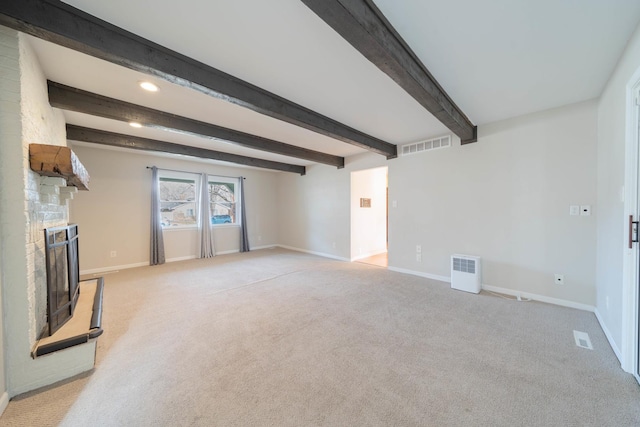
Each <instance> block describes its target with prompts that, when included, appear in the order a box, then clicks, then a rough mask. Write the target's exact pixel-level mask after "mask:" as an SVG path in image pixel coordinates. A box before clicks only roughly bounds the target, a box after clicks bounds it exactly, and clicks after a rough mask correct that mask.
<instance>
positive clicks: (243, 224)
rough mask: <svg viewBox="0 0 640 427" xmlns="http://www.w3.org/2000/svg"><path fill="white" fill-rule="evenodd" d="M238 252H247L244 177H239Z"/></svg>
mask: <svg viewBox="0 0 640 427" xmlns="http://www.w3.org/2000/svg"><path fill="white" fill-rule="evenodd" d="M240 252H249V238H248V237H247V213H246V210H245V209H244V178H243V177H240Z"/></svg>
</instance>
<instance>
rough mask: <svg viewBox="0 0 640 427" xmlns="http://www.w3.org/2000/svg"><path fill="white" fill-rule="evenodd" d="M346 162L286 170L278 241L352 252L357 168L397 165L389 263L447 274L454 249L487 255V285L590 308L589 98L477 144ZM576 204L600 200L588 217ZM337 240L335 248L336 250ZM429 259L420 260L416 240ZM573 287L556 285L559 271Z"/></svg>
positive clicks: (592, 126) (505, 124)
mask: <svg viewBox="0 0 640 427" xmlns="http://www.w3.org/2000/svg"><path fill="white" fill-rule="evenodd" d="M454 142H455V143H454V146H453V147H452V148H450V149H441V150H433V151H429V152H426V153H423V154H417V155H412V156H407V157H400V158H398V159H394V160H391V161H386V160H384V159H383V158H381V157H380V156H375V155H370V154H367V155H361V156H355V157H353V158H350V159H348V162H347V165H346V167H345V169H342V170H335V169H332V168H328V167H324V166H314V167H312V168H309V169H308V172H307V175H305V176H302V177H297V176H288V175H281V176H280V179H279V193H278V194H279V198H278V200H279V205H280V209H281V212H282V214H281V222H280V234H279V238H280V243H282V244H283V245H285V246H290V247H295V248H300V249H303V250H307V251H310V252H317V253H323V254H328V255H330V256H335V257H338V258H349V250H350V247H351V246H350V234H349V210H348V206H349V200H350V199H349V174H350V172H351V171H354V170H363V169H367V168H371V167H376V166H384V165H387V166H388V167H389V200H390V204H391V205H392V204H393V202H394V201H395V202H396V204H397V207H396V208H393V207H390V210H389V265H390V267H391V268H394V269H398V270H401V271H410V272H413V273H415V274H422V275H426V276H430V277H434V278H440V279H444V280H446V279H448V277H449V259H450V256H451V255H452V254H454V253H463V254H470V255H478V256H481V257H483V263H484V272H485V274H484V278H483V282H484V283H485V284H487V285H490V286H494V287H499V288H504V289H507V290H512V291H514V292H523V293H530V294H536V295H541V296H544V297H547V298H550V299H555V300H559V301H568V302H572V303H576V304H578V305H580V304H583V305H587V306H593V305H594V304H595V302H596V291H595V279H594V278H595V267H594V266H595V247H596V217H597V213H598V209H597V206H596V174H595V170H596V104H595V102H586V103H580V104H575V105H571V106H568V107H564V108H560V109H555V110H550V111H545V112H541V113H537V114H532V115H528V116H524V117H519V118H515V119H511V120H506V121H502V122H498V123H493V124H490V125H486V126H482V127H481V128H480V129H479V141H478V143H476V144H470V145H466V146H460V145H459V141H458V140H456V139H454ZM570 205H591V206H592V211H593V215H592V216H589V217H581V216H569V206H570ZM334 243H335V247H334ZM418 244H419V245H421V246H422V262H417V261H416V256H415V250H416V245H418ZM555 273H561V274H564V276H565V285H563V286H559V285H555V284H554V274H555Z"/></svg>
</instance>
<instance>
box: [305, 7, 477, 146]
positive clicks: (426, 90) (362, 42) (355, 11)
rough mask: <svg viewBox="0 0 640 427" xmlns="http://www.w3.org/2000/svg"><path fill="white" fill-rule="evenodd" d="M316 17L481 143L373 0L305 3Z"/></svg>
mask: <svg viewBox="0 0 640 427" xmlns="http://www.w3.org/2000/svg"><path fill="white" fill-rule="evenodd" d="M302 2H303V3H304V4H305V5H307V6H308V7H309V8H310V9H311V10H312V11H313V12H315V14H316V15H318V16H319V17H320V18H321V19H322V20H323V21H325V22H326V23H327V24H328V25H329V26H330V27H331V28H333V29H334V30H335V31H336V32H337V33H338V34H340V35H341V36H342V38H344V39H345V40H346V41H348V42H349V43H350V44H351V45H352V46H353V47H355V48H356V49H357V50H358V51H359V52H360V53H361V54H362V55H364V56H365V57H366V58H367V59H368V60H369V61H371V62H372V63H373V64H374V65H376V66H377V67H378V68H379V69H380V70H382V71H383V72H384V73H386V74H387V75H388V76H389V77H391V78H392V79H393V80H394V81H395V82H396V83H397V84H398V85H400V87H402V88H403V89H404V90H405V91H406V92H407V93H408V94H409V95H411V96H412V97H413V98H414V99H415V100H416V101H418V102H419V103H420V104H421V105H422V106H423V107H425V108H426V109H427V110H428V111H429V112H430V113H431V114H433V115H434V116H435V117H436V118H437V119H438V120H440V122H442V124H444V125H445V126H446V127H448V128H449V129H450V130H451V131H452V132H453V133H455V134H456V135H458V136H459V137H460V139H461V141H462V143H463V144H467V143H470V142H475V141H477V128H476V126H475V125H474V124H473V123H471V121H470V120H469V119H468V118H467V116H465V114H464V113H463V112H462V110H460V108H458V106H457V105H456V104H455V103H454V102H453V100H452V99H451V98H450V97H449V95H447V93H446V92H445V91H444V89H443V88H442V87H441V86H440V85H439V84H438V82H437V81H436V79H435V78H434V77H433V76H432V75H431V73H430V72H429V70H427V68H426V67H425V66H424V64H423V63H422V62H421V61H420V59H419V58H418V57H417V56H416V54H415V53H414V52H413V51H412V50H411V48H410V47H409V46H408V45H407V43H406V42H405V41H404V40H403V39H402V37H400V35H399V34H398V33H397V31H396V30H395V29H394V28H393V26H392V25H391V24H390V23H389V21H388V20H387V19H386V18H385V17H384V15H383V14H382V12H381V11H380V10H379V9H378V8H377V7H376V6H375V4H373V1H371V0H302Z"/></svg>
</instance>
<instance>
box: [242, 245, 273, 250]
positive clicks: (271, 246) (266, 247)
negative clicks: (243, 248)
mask: <svg viewBox="0 0 640 427" xmlns="http://www.w3.org/2000/svg"><path fill="white" fill-rule="evenodd" d="M277 247H278V245H264V246H252V247H250V248H249V249H250V250H252V251H260V250H262V249H273V248H277Z"/></svg>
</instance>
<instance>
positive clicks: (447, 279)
mask: <svg viewBox="0 0 640 427" xmlns="http://www.w3.org/2000/svg"><path fill="white" fill-rule="evenodd" d="M388 269H389V270H391V271H395V272H397V273H405V274H411V275H412V276H420V277H425V278H427V279H433V280H438V281H439V282H447V283H451V278H450V277H448V276H438V275H437V274H429V273H423V272H422V271H415V270H407V269H405V268H398V267H391V266H389V267H388Z"/></svg>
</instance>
